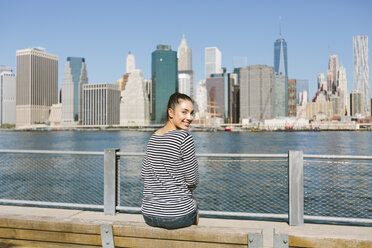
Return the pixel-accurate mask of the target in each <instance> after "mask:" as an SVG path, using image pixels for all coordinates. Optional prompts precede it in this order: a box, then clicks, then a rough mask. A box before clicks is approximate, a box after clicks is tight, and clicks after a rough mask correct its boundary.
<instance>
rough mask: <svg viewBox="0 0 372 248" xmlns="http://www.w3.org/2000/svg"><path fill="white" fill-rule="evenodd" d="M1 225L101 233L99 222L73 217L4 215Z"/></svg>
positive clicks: (0, 220)
mask: <svg viewBox="0 0 372 248" xmlns="http://www.w3.org/2000/svg"><path fill="white" fill-rule="evenodd" d="M0 227H7V228H16V229H31V230H48V231H61V232H71V233H85V234H100V228H99V224H98V223H92V221H90V222H82V221H78V220H71V219H67V220H66V219H56V218H45V217H25V216H22V218H20V217H14V216H13V217H3V218H0Z"/></svg>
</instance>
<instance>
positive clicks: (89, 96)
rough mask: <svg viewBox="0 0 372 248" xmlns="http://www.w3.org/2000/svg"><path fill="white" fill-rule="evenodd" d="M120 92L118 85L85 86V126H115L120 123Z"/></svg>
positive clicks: (83, 117)
mask: <svg viewBox="0 0 372 248" xmlns="http://www.w3.org/2000/svg"><path fill="white" fill-rule="evenodd" d="M119 116H120V90H119V87H118V86H117V85H112V84H107V83H101V84H84V85H83V112H82V122H83V125H115V124H119V123H120V118H119Z"/></svg>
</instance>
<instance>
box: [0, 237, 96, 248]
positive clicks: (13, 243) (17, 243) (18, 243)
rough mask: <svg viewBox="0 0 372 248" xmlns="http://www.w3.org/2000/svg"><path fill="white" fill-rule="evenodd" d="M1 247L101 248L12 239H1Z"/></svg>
mask: <svg viewBox="0 0 372 248" xmlns="http://www.w3.org/2000/svg"><path fill="white" fill-rule="evenodd" d="M0 247H2V248H13V247H14V248H26V247H27V248H30V247H38V248H68V247H71V248H97V247H101V246H90V245H89V246H88V245H73V244H63V243H49V242H38V241H30V240H11V239H0Z"/></svg>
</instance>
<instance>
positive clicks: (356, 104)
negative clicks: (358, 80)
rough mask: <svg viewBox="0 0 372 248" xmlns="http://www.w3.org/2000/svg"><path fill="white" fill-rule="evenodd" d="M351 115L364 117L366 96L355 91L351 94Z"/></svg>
mask: <svg viewBox="0 0 372 248" xmlns="http://www.w3.org/2000/svg"><path fill="white" fill-rule="evenodd" d="M350 112H351V113H350V115H352V116H355V115H364V114H365V113H364V95H363V93H361V92H358V91H355V90H354V91H353V92H351V94H350Z"/></svg>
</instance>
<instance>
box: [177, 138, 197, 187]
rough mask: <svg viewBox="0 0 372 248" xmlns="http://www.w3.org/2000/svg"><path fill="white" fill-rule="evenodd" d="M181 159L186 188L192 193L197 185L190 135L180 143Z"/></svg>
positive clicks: (193, 151) (192, 141) (195, 163)
mask: <svg viewBox="0 0 372 248" xmlns="http://www.w3.org/2000/svg"><path fill="white" fill-rule="evenodd" d="M181 149H182V151H183V155H182V159H183V163H184V178H185V182H186V185H187V187H188V188H189V190H190V191H193V190H194V189H195V188H196V186H197V184H198V183H199V171H198V162H197V160H196V156H195V146H194V140H193V138H192V135H191V134H188V135H187V136H186V138H185V140H184V142H183V143H182V147H181Z"/></svg>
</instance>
